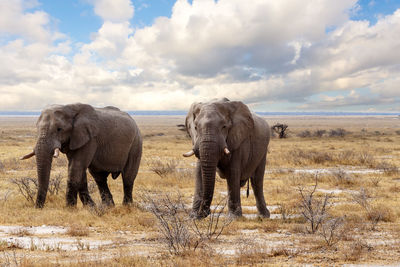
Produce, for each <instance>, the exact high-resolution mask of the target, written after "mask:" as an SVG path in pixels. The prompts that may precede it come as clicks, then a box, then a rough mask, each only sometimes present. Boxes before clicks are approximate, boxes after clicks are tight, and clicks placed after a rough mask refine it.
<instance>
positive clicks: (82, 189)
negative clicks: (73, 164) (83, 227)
mask: <svg viewBox="0 0 400 267" xmlns="http://www.w3.org/2000/svg"><path fill="white" fill-rule="evenodd" d="M78 192H79V198H80V199H81V201H82V204H83V205H84V206H86V205H89V206H95V203H94V201H93V200H92V198H91V197H90V195H89V190H88V185H87V175H86V171H84V172H83V174H82V180H81V183H80V184H79V188H78Z"/></svg>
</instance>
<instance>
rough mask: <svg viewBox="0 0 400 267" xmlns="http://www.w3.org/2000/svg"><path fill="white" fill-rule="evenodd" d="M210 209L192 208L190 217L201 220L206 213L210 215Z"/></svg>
mask: <svg viewBox="0 0 400 267" xmlns="http://www.w3.org/2000/svg"><path fill="white" fill-rule="evenodd" d="M210 213H211V212H210V209H205V210H204V209H199V210H192V212H190V215H189V216H190V217H191V218H194V219H197V220H201V219H204V218H206V217H207V216H208V215H210Z"/></svg>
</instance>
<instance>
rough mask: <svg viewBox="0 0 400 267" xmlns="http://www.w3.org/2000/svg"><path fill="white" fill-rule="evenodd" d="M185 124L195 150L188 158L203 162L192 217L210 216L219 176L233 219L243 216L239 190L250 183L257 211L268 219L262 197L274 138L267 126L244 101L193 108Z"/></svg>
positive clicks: (198, 169) (219, 101) (218, 101)
mask: <svg viewBox="0 0 400 267" xmlns="http://www.w3.org/2000/svg"><path fill="white" fill-rule="evenodd" d="M185 122H186V130H187V133H188V134H189V136H190V137H191V139H192V145H193V148H192V150H190V151H189V152H187V153H185V154H183V156H185V157H190V156H192V155H195V156H196V157H197V159H198V160H197V164H196V182H195V184H196V185H195V193H194V198H193V203H192V211H191V215H192V216H194V217H195V218H198V219H201V218H205V217H207V216H208V215H209V214H210V206H211V202H212V198H213V194H214V186H215V175H216V172H218V174H219V176H220V177H221V178H223V179H226V181H227V189H228V208H229V215H230V216H232V217H240V216H242V208H241V203H240V187H242V186H244V185H245V184H246V182H247V183H248V180H249V179H250V182H251V186H252V188H253V192H254V195H255V198H256V206H257V210H258V212H259V214H260V215H261V216H262V217H266V218H269V216H270V213H269V211H268V209H267V207H266V204H265V199H264V193H263V180H264V171H265V165H266V157H267V150H268V144H269V140H270V135H271V133H270V127H269V126H268V124H267V122H266V121H265V120H264V119H262V118H261V117H259V116H257V115H256V114H254V113H251V112H250V110H249V108H248V107H247V106H246V105H245V104H243V103H242V102H240V101H230V100H229V99H227V98H223V99H216V100H211V101H209V102H206V103H201V102H199V103H197V102H195V103H193V104H192V105H191V107H190V110H189V112H188V114H187V116H186V121H185Z"/></svg>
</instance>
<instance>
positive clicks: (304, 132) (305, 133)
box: [297, 130, 311, 138]
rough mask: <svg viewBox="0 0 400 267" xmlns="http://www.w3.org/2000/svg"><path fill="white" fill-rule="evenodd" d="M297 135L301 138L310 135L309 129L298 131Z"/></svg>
mask: <svg viewBox="0 0 400 267" xmlns="http://www.w3.org/2000/svg"><path fill="white" fill-rule="evenodd" d="M297 136H298V137H302V138H306V137H311V132H310V131H309V130H304V131H301V132H300V133H298V134H297Z"/></svg>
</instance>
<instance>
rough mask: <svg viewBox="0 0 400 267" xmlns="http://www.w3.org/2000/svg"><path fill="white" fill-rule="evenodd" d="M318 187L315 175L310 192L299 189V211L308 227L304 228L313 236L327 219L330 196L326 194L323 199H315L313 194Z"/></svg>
mask: <svg viewBox="0 0 400 267" xmlns="http://www.w3.org/2000/svg"><path fill="white" fill-rule="evenodd" d="M317 186H318V176H317V175H315V184H314V186H313V188H312V189H311V190H310V191H308V192H307V191H306V190H305V189H304V188H302V187H299V188H298V191H299V193H300V197H301V202H300V209H301V214H302V215H303V217H304V219H305V220H306V221H307V222H308V223H309V226H310V227H306V230H307V232H308V233H312V234H314V233H315V232H316V231H317V230H318V229H319V227H320V226H321V225H322V224H323V223H324V221H325V220H326V218H327V215H328V214H327V209H328V208H329V199H330V195H328V194H326V195H325V196H324V197H323V198H316V197H315V196H314V193H315V192H316V189H317Z"/></svg>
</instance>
